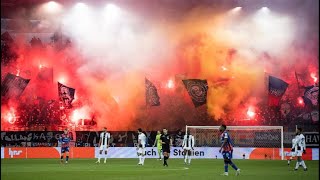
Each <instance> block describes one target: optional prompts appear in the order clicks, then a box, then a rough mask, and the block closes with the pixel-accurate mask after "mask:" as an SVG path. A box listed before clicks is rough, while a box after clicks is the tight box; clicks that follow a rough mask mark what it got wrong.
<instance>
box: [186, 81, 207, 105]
mask: <svg viewBox="0 0 320 180" xmlns="http://www.w3.org/2000/svg"><path fill="white" fill-rule="evenodd" d="M182 82H183V84H184V86H185V87H186V89H187V91H188V94H189V96H190V97H191V99H192V102H193V105H194V106H195V107H199V106H202V105H204V104H206V103H207V93H208V82H207V80H201V79H185V80H182Z"/></svg>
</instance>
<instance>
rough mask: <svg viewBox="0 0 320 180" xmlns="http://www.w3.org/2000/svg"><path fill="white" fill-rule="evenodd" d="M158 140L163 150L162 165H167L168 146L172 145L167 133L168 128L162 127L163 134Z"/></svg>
mask: <svg viewBox="0 0 320 180" xmlns="http://www.w3.org/2000/svg"><path fill="white" fill-rule="evenodd" d="M160 140H161V144H162V152H163V166H166V167H168V163H167V160H168V159H169V157H170V146H172V138H171V136H170V135H169V134H168V130H167V129H166V128H164V129H163V134H162V135H161V138H160Z"/></svg>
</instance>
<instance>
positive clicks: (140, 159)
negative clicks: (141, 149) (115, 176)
mask: <svg viewBox="0 0 320 180" xmlns="http://www.w3.org/2000/svg"><path fill="white" fill-rule="evenodd" d="M141 163H142V157H141V155H139V164H141Z"/></svg>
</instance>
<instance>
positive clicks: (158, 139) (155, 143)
mask: <svg viewBox="0 0 320 180" xmlns="http://www.w3.org/2000/svg"><path fill="white" fill-rule="evenodd" d="M160 137H161V132H160V131H157V136H156V140H155V141H154V144H153V147H155V146H157V149H158V154H159V159H158V160H162V159H161V153H162V144H161V142H160Z"/></svg>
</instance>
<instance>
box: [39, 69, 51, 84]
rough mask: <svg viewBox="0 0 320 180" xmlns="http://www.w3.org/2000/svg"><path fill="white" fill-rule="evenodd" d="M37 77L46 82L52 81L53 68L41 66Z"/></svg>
mask: <svg viewBox="0 0 320 180" xmlns="http://www.w3.org/2000/svg"><path fill="white" fill-rule="evenodd" d="M37 78H38V79H39V80H43V81H46V82H50V83H52V82H53V68H47V67H42V68H41V69H40V71H39V73H38V76H37Z"/></svg>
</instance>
